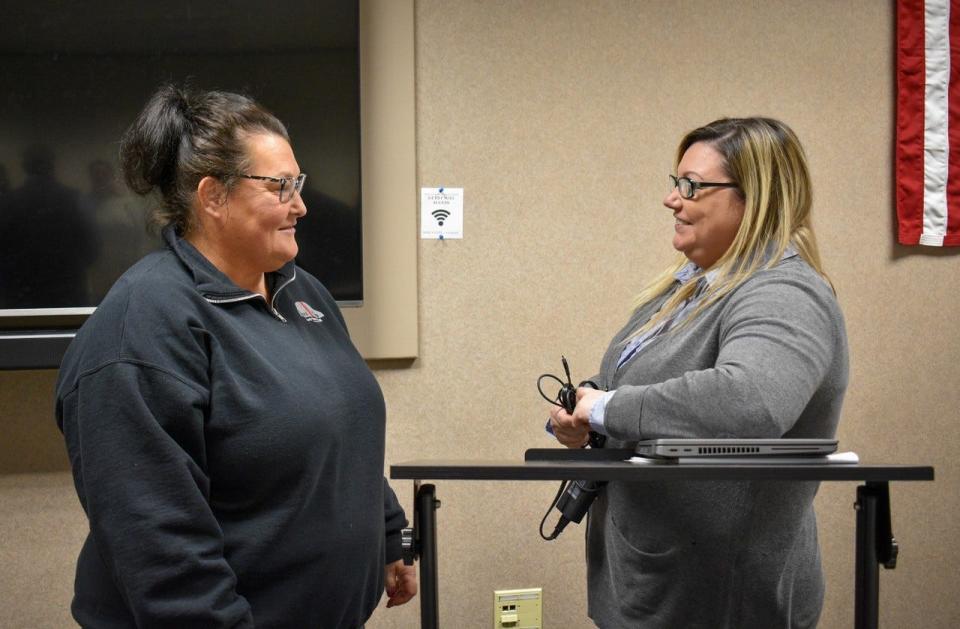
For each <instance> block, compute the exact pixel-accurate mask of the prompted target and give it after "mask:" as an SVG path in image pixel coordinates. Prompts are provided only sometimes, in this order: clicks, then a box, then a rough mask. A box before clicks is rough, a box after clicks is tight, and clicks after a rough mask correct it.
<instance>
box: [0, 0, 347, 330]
mask: <svg viewBox="0 0 960 629" xmlns="http://www.w3.org/2000/svg"><path fill="white" fill-rule="evenodd" d="M264 11H265V5H263V4H262V3H260V2H257V3H254V2H251V1H249V0H243V1H240V2H230V3H207V2H200V1H198V0H192V1H183V0H181V1H176V0H175V1H173V2H166V3H146V2H130V3H114V2H106V1H105V0H95V1H93V2H84V3H61V2H54V1H52V0H39V1H37V2H31V3H25V6H16V7H10V8H7V9H5V16H4V20H2V21H0V63H2V67H3V68H4V71H3V72H2V73H0V94H2V95H3V97H2V99H0V312H3V311H9V310H17V309H38V308H39V309H63V308H77V307H93V306H96V304H97V303H99V301H100V300H101V299H102V298H103V296H104V295H105V294H106V291H107V290H108V289H109V287H110V286H111V285H112V284H113V282H114V281H116V279H117V278H118V277H119V276H120V275H121V274H122V273H123V271H124V270H126V269H127V268H128V267H129V266H130V265H131V264H133V263H134V262H135V261H136V260H138V259H139V258H141V257H142V256H143V255H145V254H146V253H147V252H149V251H151V250H152V249H155V248H157V247H158V245H159V238H158V236H157V235H156V233H155V232H151V231H149V230H148V225H147V222H148V221H147V216H148V213H149V209H150V208H151V206H152V205H153V204H154V203H156V202H157V201H156V199H144V198H140V197H137V196H136V195H133V194H131V193H130V192H128V191H127V190H126V188H125V186H124V185H123V183H122V182H121V180H120V178H119V173H118V158H117V153H118V146H119V139H120V137H121V135H122V134H123V131H124V129H126V127H127V126H128V125H129V124H130V123H131V122H132V121H133V119H134V117H135V116H136V115H137V113H138V112H139V111H140V109H141V108H142V106H143V105H144V104H145V103H146V101H147V99H148V98H149V96H150V95H151V94H152V93H153V92H154V91H155V90H156V88H157V87H158V86H159V85H160V84H161V83H164V82H174V83H178V84H183V83H185V82H187V81H189V82H190V83H191V84H192V85H195V86H196V87H198V88H202V89H224V90H233V91H240V92H244V93H247V94H249V95H251V96H253V97H254V98H256V99H257V100H258V101H260V102H261V103H262V104H263V105H264V106H266V107H267V108H268V109H270V110H271V111H273V112H274V113H275V114H276V115H277V116H278V117H279V118H280V119H281V120H282V121H283V122H284V123H285V124H286V125H287V127H288V129H289V131H290V135H291V139H292V142H293V148H294V151H295V153H296V155H297V161H298V162H299V163H300V166H301V169H302V170H303V172H305V173H307V174H308V175H309V177H308V179H307V187H306V188H305V189H304V191H303V199H304V202H305V204H306V206H307V211H308V214H307V216H306V217H304V218H303V219H301V221H300V223H299V224H298V225H297V240H298V243H299V245H300V251H301V254H300V256H299V257H298V260H297V261H298V263H299V264H300V265H301V266H303V267H304V268H306V269H307V270H308V271H310V272H311V273H313V274H314V275H316V276H317V277H319V278H320V280H321V281H323V282H324V284H325V285H326V286H327V288H328V289H330V291H331V292H332V293H333V295H334V297H335V298H336V299H338V300H339V301H342V302H350V301H360V300H362V246H361V220H360V118H359V107H360V105H359V61H358V37H357V17H358V7H357V0H346V1H345V0H336V1H328V2H322V1H316V0H314V1H307V0H294V1H290V2H284V3H283V11H282V14H283V15H284V16H288V17H289V18H290V19H288V20H284V26H283V28H279V27H278V25H277V24H276V23H274V22H273V19H272V18H270V19H268V16H267V15H265V14H264ZM277 13H278V10H277V7H271V8H270V10H269V14H270V16H275V15H277Z"/></svg>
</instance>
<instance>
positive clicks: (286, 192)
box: [233, 173, 307, 203]
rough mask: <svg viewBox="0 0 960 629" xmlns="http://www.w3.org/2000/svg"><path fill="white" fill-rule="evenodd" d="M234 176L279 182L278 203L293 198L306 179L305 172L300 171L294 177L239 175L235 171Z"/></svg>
mask: <svg viewBox="0 0 960 629" xmlns="http://www.w3.org/2000/svg"><path fill="white" fill-rule="evenodd" d="M233 176H234V177H243V178H244V179H260V180H262V181H272V182H273V183H278V184H280V203H286V202H287V201H289V200H291V199H292V198H293V195H294V194H295V193H298V192H300V191H301V190H302V189H303V182H304V181H306V180H307V174H306V173H300V174H299V175H297V176H296V177H266V176H264V175H241V174H239V173H235V174H234V175H233Z"/></svg>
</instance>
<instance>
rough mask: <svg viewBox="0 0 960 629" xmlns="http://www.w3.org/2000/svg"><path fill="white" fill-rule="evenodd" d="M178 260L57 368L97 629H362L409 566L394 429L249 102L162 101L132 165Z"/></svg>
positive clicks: (290, 165) (289, 174) (143, 271)
mask: <svg viewBox="0 0 960 629" xmlns="http://www.w3.org/2000/svg"><path fill="white" fill-rule="evenodd" d="M121 162H122V167H123V173H124V177H125V179H126V181H127V184H128V185H129V187H130V188H131V189H132V190H134V191H135V192H137V193H139V194H149V193H153V192H157V193H159V197H160V200H161V205H160V207H159V208H158V209H157V210H156V213H155V216H154V219H155V221H156V222H157V223H159V224H160V225H161V226H162V227H163V229H162V234H163V239H164V241H165V243H166V249H165V250H164V251H160V252H156V253H153V254H150V255H148V256H147V257H146V258H144V259H143V260H141V261H140V262H138V263H137V264H136V265H134V266H133V267H132V268H130V269H129V270H128V271H127V272H126V273H125V274H124V275H123V276H122V277H121V278H120V279H119V280H118V281H117V283H116V284H115V285H114V286H113V287H112V288H111V290H110V292H109V293H108V294H107V296H106V298H105V299H104V300H103V302H102V303H101V305H100V306H99V307H98V308H97V310H96V312H95V313H94V314H93V315H92V316H91V317H90V318H89V319H88V320H87V322H86V323H85V324H84V326H83V327H82V328H81V329H80V331H79V333H78V334H77V337H76V339H75V341H74V342H73V343H72V344H71V346H70V349H69V350H68V352H67V354H66V356H65V357H64V360H63V364H62V365H61V370H60V377H59V382H58V384H57V405H56V413H57V421H58V424H59V425H60V428H61V430H62V431H63V434H64V436H65V439H66V443H67V449H68V451H69V455H70V461H71V465H72V468H73V475H74V481H75V484H76V489H77V494H78V496H79V498H80V502H81V503H82V505H83V508H84V510H85V511H86V513H87V516H88V518H89V521H90V533H89V535H88V537H87V540H86V543H85V544H84V546H83V549H82V551H81V553H80V557H79V559H78V564H77V576H76V592H75V598H74V601H73V608H72V609H73V615H74V617H75V618H76V619H77V621H78V622H79V623H80V624H81V625H82V626H84V627H134V626H136V627H178V628H180V627H252V626H254V625H256V626H260V627H337V628H340V627H343V628H348V627H360V626H362V625H363V623H364V622H365V621H366V619H367V618H368V617H369V616H370V614H371V613H372V612H373V610H374V608H375V607H376V605H377V603H378V601H379V600H380V597H381V594H382V592H383V590H384V588H386V590H387V594H388V596H389V601H388V607H389V606H393V605H399V604H403V603H405V602H407V601H408V600H410V598H412V597H413V596H414V594H415V593H416V573H415V569H414V567H413V566H405V565H404V564H403V562H402V561H400V539H399V538H400V529H401V528H402V527H403V526H405V525H406V520H405V518H404V513H403V510H402V509H401V507H400V506H399V504H398V502H397V500H396V497H395V496H394V494H393V491H392V490H391V489H390V487H389V486H388V485H387V482H386V480H385V478H384V477H383V458H384V432H385V409H384V401H383V396H382V394H381V391H380V388H379V386H378V385H377V382H376V380H375V379H374V377H373V374H372V373H371V372H370V370H369V368H368V367H367V366H366V363H365V362H364V361H363V359H362V357H361V356H360V355H359V353H358V352H357V350H356V349H355V348H354V346H353V345H352V343H351V342H350V339H349V336H348V335H347V331H346V328H345V325H344V321H343V318H342V316H341V314H340V311H339V310H338V308H337V305H336V303H335V302H334V300H333V298H332V297H331V296H330V294H329V293H328V292H327V291H326V289H325V288H324V287H323V286H322V285H321V284H320V282H319V281H317V280H316V279H315V278H314V277H312V276H311V275H310V274H309V273H306V272H305V271H303V270H302V269H300V268H299V267H297V266H296V265H295V264H294V261H293V260H294V257H295V256H296V254H297V241H296V237H295V234H296V225H297V221H298V220H300V219H302V218H303V216H304V215H305V214H306V212H307V210H306V208H305V207H304V205H303V201H302V199H301V198H300V195H299V191H300V189H301V187H302V186H303V182H304V178H305V177H306V175H304V174H302V173H301V172H300V168H299V166H298V165H297V161H296V158H295V157H294V154H293V150H292V149H291V147H290V141H289V137H288V135H287V131H286V129H285V128H284V126H283V125H282V124H281V123H280V121H279V120H277V118H275V117H274V116H273V115H272V114H270V113H269V112H267V111H266V110H265V109H263V108H262V107H261V106H259V105H258V104H257V103H255V102H254V101H252V100H251V99H249V98H247V97H245V96H241V95H238V94H231V93H225V92H188V91H181V90H179V89H176V88H173V87H165V88H162V89H161V90H160V91H158V92H157V93H156V94H155V95H154V96H153V98H151V100H150V101H149V103H148V104H147V106H146V108H145V109H144V110H143V112H142V113H141V114H140V116H139V117H138V118H137V120H136V122H134V123H133V125H132V126H131V127H130V129H129V130H128V131H127V132H126V134H125V136H124V138H123V142H122V145H121Z"/></svg>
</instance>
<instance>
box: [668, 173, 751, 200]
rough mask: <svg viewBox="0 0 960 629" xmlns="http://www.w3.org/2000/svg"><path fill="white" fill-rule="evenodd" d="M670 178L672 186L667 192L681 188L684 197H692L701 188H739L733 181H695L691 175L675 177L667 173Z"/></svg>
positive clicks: (681, 194)
mask: <svg viewBox="0 0 960 629" xmlns="http://www.w3.org/2000/svg"><path fill="white" fill-rule="evenodd" d="M667 176H668V177H669V178H670V188H669V189H668V190H667V192H671V191H672V190H673V189H674V188H678V189H679V190H680V196H681V197H683V198H684V199H692V198H693V197H695V196H696V195H697V190H699V189H700V188H737V187H739V186H738V185H737V184H735V183H732V182H725V183H715V182H712V181H694V180H693V179H690V178H689V177H674V176H673V175H667Z"/></svg>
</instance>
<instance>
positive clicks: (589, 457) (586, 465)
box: [390, 448, 933, 482]
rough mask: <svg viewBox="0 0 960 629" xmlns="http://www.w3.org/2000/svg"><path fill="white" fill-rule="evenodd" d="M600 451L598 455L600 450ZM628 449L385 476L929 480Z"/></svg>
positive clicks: (429, 465)
mask: <svg viewBox="0 0 960 629" xmlns="http://www.w3.org/2000/svg"><path fill="white" fill-rule="evenodd" d="M601 453H603V454H601ZM630 456H632V452H631V451H629V450H623V451H621V450H610V451H604V450H598V451H596V452H591V451H590V450H571V451H568V450H561V449H558V448H550V449H535V450H528V451H527V453H526V457H525V458H526V460H524V461H509V460H452V459H450V460H444V459H439V460H417V461H408V462H403V463H397V464H394V465H391V466H390V478H394V479H413V480H428V479H429V480H524V481H537V480H542V481H549V480H606V481H662V480H711V481H717V480H770V481H802V480H813V481H867V482H886V481H932V480H933V467H932V466H929V465H872V464H862V463H858V464H844V465H822V464H803V465H772V464H756V463H743V462H737V461H731V462H730V463H724V464H715V463H710V464H707V465H703V464H688V463H682V464H678V463H675V462H663V463H646V464H637V463H631V462H629V461H627V460H626V459H627V458H629V457H630Z"/></svg>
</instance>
